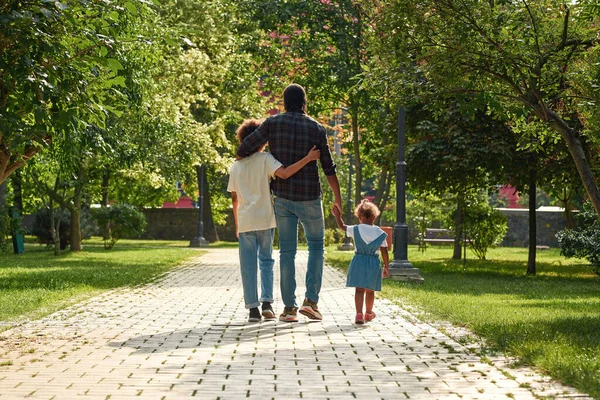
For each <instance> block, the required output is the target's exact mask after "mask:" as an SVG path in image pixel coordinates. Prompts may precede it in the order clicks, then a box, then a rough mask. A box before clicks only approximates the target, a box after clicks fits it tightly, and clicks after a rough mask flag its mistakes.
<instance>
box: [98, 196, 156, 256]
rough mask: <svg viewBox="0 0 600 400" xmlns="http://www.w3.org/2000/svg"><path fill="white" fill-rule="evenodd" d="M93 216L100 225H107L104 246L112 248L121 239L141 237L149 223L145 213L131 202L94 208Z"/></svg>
mask: <svg viewBox="0 0 600 400" xmlns="http://www.w3.org/2000/svg"><path fill="white" fill-rule="evenodd" d="M92 217H93V218H94V220H95V221H96V223H97V224H98V226H99V227H106V228H107V229H108V235H107V237H105V238H104V248H105V249H107V250H109V249H111V248H112V247H113V246H114V245H115V244H116V243H117V242H118V241H119V240H120V239H123V238H136V237H139V236H140V235H141V234H142V233H143V231H144V228H145V227H146V225H147V223H148V222H147V221H146V217H145V216H144V213H142V212H141V211H139V210H138V209H136V208H135V207H133V206H131V205H129V204H112V205H111V206H110V207H101V208H95V209H92Z"/></svg>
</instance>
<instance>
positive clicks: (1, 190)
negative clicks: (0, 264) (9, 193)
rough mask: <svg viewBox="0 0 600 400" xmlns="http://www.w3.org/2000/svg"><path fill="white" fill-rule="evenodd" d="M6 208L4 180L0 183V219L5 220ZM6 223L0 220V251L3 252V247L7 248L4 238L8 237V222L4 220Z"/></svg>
mask: <svg viewBox="0 0 600 400" xmlns="http://www.w3.org/2000/svg"><path fill="white" fill-rule="evenodd" d="M7 211H8V210H7V208H6V181H4V182H2V183H0V221H6V220H5V219H4V216H5V215H6V214H7ZM6 222H7V224H6V225H4V223H2V222H0V252H3V251H4V249H6V248H7V244H6V241H5V238H7V237H8V235H9V233H10V223H8V221H6Z"/></svg>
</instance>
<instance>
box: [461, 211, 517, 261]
mask: <svg viewBox="0 0 600 400" xmlns="http://www.w3.org/2000/svg"><path fill="white" fill-rule="evenodd" d="M463 227H464V228H463V229H464V230H465V237H466V238H467V239H469V240H471V243H470V247H471V251H473V253H474V254H475V256H476V257H477V258H479V259H480V260H485V255H486V254H487V251H488V248H490V247H494V246H496V245H498V244H499V243H500V242H501V241H502V239H504V235H506V231H507V229H508V225H507V220H506V217H505V216H504V215H502V214H500V211H498V210H496V209H493V208H492V207H491V206H490V205H489V204H488V203H487V201H486V202H480V203H476V204H471V205H469V206H468V207H467V208H466V209H465V220H464V226H463Z"/></svg>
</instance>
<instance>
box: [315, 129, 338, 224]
mask: <svg viewBox="0 0 600 400" xmlns="http://www.w3.org/2000/svg"><path fill="white" fill-rule="evenodd" d="M319 130H320V131H321V132H320V134H321V138H320V140H319V150H321V158H320V160H321V168H323V172H324V173H325V176H326V177H327V183H328V184H329V187H330V188H331V190H332V191H333V197H334V200H333V207H332V212H333V209H334V208H337V209H338V210H339V211H340V214H341V213H342V195H341V193H340V182H339V181H338V178H337V175H336V173H335V168H336V165H335V163H334V162H333V158H332V157H331V150H330V149H329V141H328V140H327V133H326V132H325V128H323V127H322V126H319Z"/></svg>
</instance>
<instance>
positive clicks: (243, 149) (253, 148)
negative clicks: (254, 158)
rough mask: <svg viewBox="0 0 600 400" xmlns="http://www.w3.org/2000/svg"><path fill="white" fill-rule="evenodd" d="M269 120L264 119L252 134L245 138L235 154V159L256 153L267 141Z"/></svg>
mask: <svg viewBox="0 0 600 400" xmlns="http://www.w3.org/2000/svg"><path fill="white" fill-rule="evenodd" d="M268 124H269V119H266V120H265V122H263V123H262V124H261V125H260V126H259V127H258V128H256V130H255V131H254V132H252V133H251V134H249V135H248V136H246V138H245V139H244V141H243V142H242V144H240V147H238V149H237V152H236V156H237V157H236V158H238V159H240V158H245V157H248V156H249V155H250V154H253V153H255V152H257V151H258V149H260V148H261V147H262V145H264V144H265V143H267V142H268V141H269V125H268Z"/></svg>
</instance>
